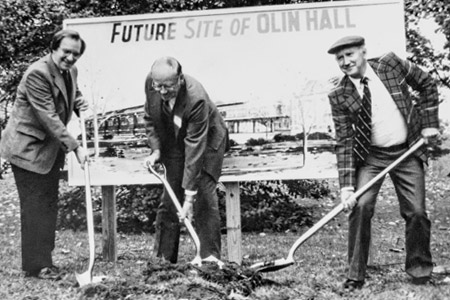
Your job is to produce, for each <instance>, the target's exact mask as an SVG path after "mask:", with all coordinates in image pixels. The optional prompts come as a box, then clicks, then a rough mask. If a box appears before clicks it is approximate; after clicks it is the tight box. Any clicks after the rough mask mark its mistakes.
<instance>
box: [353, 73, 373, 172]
mask: <svg viewBox="0 0 450 300" xmlns="http://www.w3.org/2000/svg"><path fill="white" fill-rule="evenodd" d="M361 83H362V84H363V86H364V91H363V97H362V102H361V109H360V111H359V114H358V119H357V121H356V126H355V129H356V135H355V146H354V147H353V151H354V152H355V154H356V164H357V165H360V164H361V163H362V162H364V160H365V159H366V157H367V154H368V153H369V147H370V144H371V134H372V99H371V95H370V90H369V86H368V78H367V77H363V78H362V79H361Z"/></svg>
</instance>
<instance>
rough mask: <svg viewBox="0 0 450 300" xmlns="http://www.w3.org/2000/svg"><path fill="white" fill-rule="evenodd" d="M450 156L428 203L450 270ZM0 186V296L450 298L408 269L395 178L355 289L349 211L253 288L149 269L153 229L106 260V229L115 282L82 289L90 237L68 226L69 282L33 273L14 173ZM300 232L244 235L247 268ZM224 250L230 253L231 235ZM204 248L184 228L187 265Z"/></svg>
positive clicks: (283, 250)
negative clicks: (361, 282)
mask: <svg viewBox="0 0 450 300" xmlns="http://www.w3.org/2000/svg"><path fill="white" fill-rule="evenodd" d="M449 163H450V160H449V159H448V155H447V157H443V158H441V159H440V160H438V161H432V163H431V165H430V167H429V170H428V175H427V209H428V212H429V216H430V219H431V221H432V244H431V248H432V254H433V260H434V263H435V264H436V266H439V267H442V266H448V267H449V270H450V178H449V177H446V176H444V175H446V174H444V173H443V171H442V170H443V164H449ZM449 169H450V168H447V170H449ZM330 186H331V187H332V188H333V189H334V190H333V192H332V195H331V197H329V198H327V199H323V200H321V201H320V202H318V204H317V209H316V214H317V219H319V218H320V217H321V216H323V215H324V214H326V213H327V212H328V211H330V210H331V209H332V208H333V207H334V206H335V205H336V203H337V199H338V198H337V193H336V190H337V187H336V184H330ZM64 188H66V189H67V187H64ZM0 191H1V194H0V243H1V246H0V299H14V300H15V299H27V300H32V299H33V300H37V299H164V300H171V299H203V300H207V299H267V300H276V299H280V300H281V299H283V300H289V299H383V300H384V299H450V277H447V275H446V274H437V273H435V274H434V275H433V276H434V279H435V281H436V285H435V286H415V285H412V284H411V283H410V278H409V277H408V275H407V274H406V273H405V272H404V258H405V253H404V251H403V247H404V222H403V220H402V218H401V217H400V215H399V209H398V204H397V200H396V197H395V193H394V191H393V187H392V184H391V182H390V180H389V179H387V180H386V181H385V184H384V186H383V188H382V191H381V194H380V195H379V198H378V204H377V208H376V214H375V217H374V219H373V223H372V224H373V228H372V231H373V243H372V252H371V259H370V266H369V269H368V273H367V275H368V277H367V279H366V284H365V286H364V287H363V289H361V290H358V291H354V292H352V293H347V292H343V291H342V289H341V285H342V283H343V281H344V280H345V274H346V268H347V263H346V260H347V255H346V246H347V221H346V219H347V217H346V215H345V214H344V213H342V214H340V215H339V216H337V217H336V218H335V219H334V220H332V221H331V222H330V223H329V224H328V225H326V226H325V227H324V228H323V229H322V230H320V231H319V232H318V233H317V234H316V235H315V236H313V237H312V238H311V239H309V240H308V241H307V242H306V243H305V244H303V245H302V246H300V248H299V249H298V250H297V252H296V253H295V259H296V263H295V264H294V265H292V266H289V267H287V268H285V269H282V270H279V271H275V272H270V273H263V274H258V276H260V275H262V278H263V279H264V284H259V285H256V286H252V287H251V293H241V292H240V291H239V289H233V288H232V287H233V284H236V283H237V281H239V280H242V278H237V279H236V281H235V282H229V283H228V285H227V286H224V285H221V284H220V283H218V282H217V280H213V279H209V280H208V279H205V278H204V277H202V276H199V273H198V272H189V273H188V274H187V275H186V274H181V273H180V272H178V271H176V270H175V271H171V272H166V273H164V272H163V273H161V272H160V273H158V277H154V276H153V277H152V276H149V274H148V273H146V271H147V270H148V267H149V265H148V262H152V261H153V260H154V258H153V257H152V246H153V236H152V235H150V234H142V235H123V234H119V235H118V255H119V258H118V261H117V262H116V263H115V264H113V263H107V262H104V261H102V257H101V252H102V250H101V238H102V237H101V234H98V235H97V236H96V244H97V250H96V253H97V261H96V264H95V266H94V272H93V273H94V276H100V275H104V276H106V280H105V281H104V282H102V283H100V284H96V285H90V286H87V287H83V288H79V287H77V284H76V280H75V277H74V272H75V271H78V272H83V271H85V270H86V265H87V259H88V239H87V234H86V232H73V231H59V232H58V233H57V243H56V249H55V251H54V262H55V264H56V265H58V266H59V267H60V268H61V269H62V270H63V274H64V276H63V278H62V280H59V281H47V280H37V279H30V278H24V277H23V275H22V273H21V261H20V220H19V207H18V199H17V193H16V190H15V186H14V181H13V178H12V175H11V174H6V175H5V179H4V180H0ZM300 235H301V232H296V233H292V232H287V233H251V234H249V233H244V234H243V240H242V243H243V255H244V262H243V263H244V266H248V265H249V264H252V263H254V262H258V261H261V260H272V259H277V258H284V257H286V255H287V253H288V251H289V249H290V247H291V246H292V245H293V243H294V242H295V241H296V239H297V238H298V237H299V236H300ZM223 248H224V257H226V237H225V236H223ZM194 254H195V251H194V248H193V244H192V242H191V240H190V238H189V237H188V236H187V235H184V236H183V239H182V241H181V248H180V262H179V264H178V265H183V264H184V265H187V263H188V262H189V261H190V260H191V259H193V258H194ZM438 269H439V268H436V269H435V270H438ZM177 272H178V273H177ZM156 273H157V272H155V273H154V274H156ZM144 274H146V275H144ZM174 274H176V275H174ZM449 276H450V274H449ZM244 281H245V280H244ZM241 283H242V282H241ZM230 287H231V288H230Z"/></svg>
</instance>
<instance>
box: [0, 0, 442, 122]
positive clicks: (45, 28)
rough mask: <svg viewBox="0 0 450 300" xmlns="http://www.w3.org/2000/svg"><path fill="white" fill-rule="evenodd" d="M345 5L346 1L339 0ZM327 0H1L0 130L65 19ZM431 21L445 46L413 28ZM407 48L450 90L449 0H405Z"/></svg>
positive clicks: (411, 57) (412, 56) (420, 63)
mask: <svg viewBox="0 0 450 300" xmlns="http://www.w3.org/2000/svg"><path fill="white" fill-rule="evenodd" d="M341 1H345V0H341ZM308 2H329V0H323V1H322V0H303V1H302V0H101V1H100V0H3V1H0V16H1V19H0V127H3V126H4V124H5V122H6V116H7V115H8V112H9V109H10V107H11V104H12V103H13V102H14V98H15V92H16V87H17V85H18V83H19V80H20V78H21V77H22V74H23V72H24V71H25V70H26V68H27V67H28V65H29V64H30V63H32V62H33V61H34V60H36V59H37V58H39V57H41V56H43V55H44V53H45V52H46V51H47V45H48V41H49V39H50V38H51V36H52V35H53V34H54V33H55V32H56V31H57V30H59V29H61V27H62V22H63V20H64V19H66V18H82V17H102V16H117V15H126V14H127V15H129V14H143V13H162V12H174V11H189V10H206V9H217V8H229V7H243V6H258V5H275V4H291V3H308ZM424 18H432V19H434V20H435V21H436V23H437V26H438V31H439V32H442V33H443V34H444V35H445V37H446V39H447V43H446V45H445V46H444V49H433V48H432V46H431V44H430V42H429V41H428V40H427V39H426V38H425V37H423V36H422V35H421V34H420V32H419V31H417V30H416V27H415V25H416V24H418V22H419V21H420V20H421V19H424ZM405 26H406V30H407V50H408V51H409V53H411V56H410V59H411V60H412V61H414V62H417V63H418V64H419V65H422V66H424V67H425V68H427V69H428V70H430V71H431V72H432V73H433V75H434V76H436V78H438V79H439V81H440V82H441V85H442V86H445V87H447V88H450V74H449V73H450V72H449V68H450V63H449V60H450V0H441V1H435V0H405Z"/></svg>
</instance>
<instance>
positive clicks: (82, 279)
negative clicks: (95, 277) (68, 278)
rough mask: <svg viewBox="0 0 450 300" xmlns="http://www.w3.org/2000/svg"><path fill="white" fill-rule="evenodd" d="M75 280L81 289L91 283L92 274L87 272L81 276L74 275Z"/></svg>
mask: <svg viewBox="0 0 450 300" xmlns="http://www.w3.org/2000/svg"><path fill="white" fill-rule="evenodd" d="M75 278H76V279H77V282H78V285H79V286H80V287H83V286H85V285H88V284H91V283H92V272H90V271H89V270H88V271H86V272H84V273H81V274H78V273H75Z"/></svg>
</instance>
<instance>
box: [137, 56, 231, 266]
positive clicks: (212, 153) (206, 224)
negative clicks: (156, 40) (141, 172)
mask: <svg viewBox="0 0 450 300" xmlns="http://www.w3.org/2000/svg"><path fill="white" fill-rule="evenodd" d="M145 93H146V102H145V116H144V120H145V127H146V132H147V136H148V143H149V146H150V148H151V149H152V153H151V155H150V156H149V157H148V158H147V159H146V162H147V163H150V164H151V165H154V164H155V163H156V162H161V163H163V164H164V165H165V166H166V169H167V181H168V182H169V184H170V186H171V187H172V189H173V190H174V192H175V194H176V195H177V198H178V200H179V201H180V202H181V205H182V206H183V213H182V214H181V216H180V217H179V216H178V215H177V210H176V208H175V206H174V205H173V203H172V201H171V199H170V196H169V195H168V193H167V191H164V193H163V195H162V197H161V203H160V205H159V208H158V212H157V216H156V239H155V246H154V248H155V252H156V255H157V256H158V257H163V258H165V259H166V260H169V261H170V262H172V263H176V262H177V259H178V245H179V237H180V219H181V220H182V219H183V218H185V217H187V218H190V219H191V220H192V219H194V226H195V229H196V232H197V233H198V236H199V238H200V245H201V250H200V255H201V257H202V259H204V258H207V257H209V256H211V255H212V256H214V257H215V258H217V259H220V252H221V237H220V216H219V204H218V198H217V193H216V184H217V181H218V179H219V177H220V174H221V170H222V163H223V157H224V153H225V151H226V150H225V149H226V147H227V145H228V133H227V129H226V126H225V122H224V120H223V119H222V116H221V115H220V113H219V111H218V110H217V108H216V106H215V105H214V103H213V102H212V101H211V100H210V99H209V96H208V94H207V93H206V91H205V89H204V88H203V86H202V85H201V84H200V83H199V82H198V81H197V80H196V79H194V78H192V77H191V76H189V75H187V74H183V72H182V67H181V65H180V63H179V62H178V61H177V60H176V59H174V58H172V57H163V58H160V59H157V60H156V61H155V62H154V64H153V66H152V68H151V71H150V73H149V74H148V76H147V78H146V81H145Z"/></svg>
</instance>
